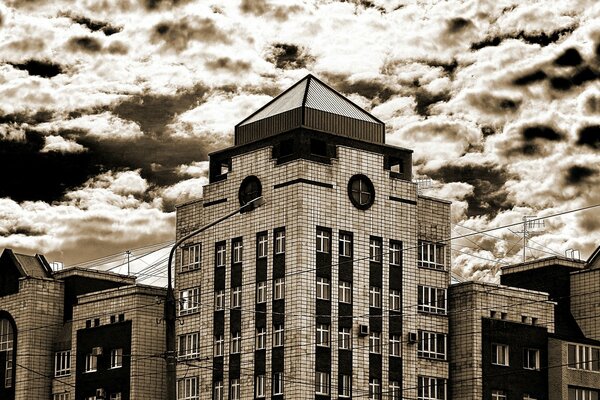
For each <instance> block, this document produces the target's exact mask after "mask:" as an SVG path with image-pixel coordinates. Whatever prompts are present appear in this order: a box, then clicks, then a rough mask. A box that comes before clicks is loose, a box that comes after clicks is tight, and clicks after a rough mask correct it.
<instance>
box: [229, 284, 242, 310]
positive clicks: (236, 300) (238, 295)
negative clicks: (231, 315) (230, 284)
mask: <svg viewBox="0 0 600 400" xmlns="http://www.w3.org/2000/svg"><path fill="white" fill-rule="evenodd" d="M241 306H242V287H241V286H236V287H234V288H231V308H239V307H241Z"/></svg>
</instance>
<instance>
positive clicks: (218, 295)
mask: <svg viewBox="0 0 600 400" xmlns="http://www.w3.org/2000/svg"><path fill="white" fill-rule="evenodd" d="M224 309H225V290H224V289H221V290H215V311H221V310H224Z"/></svg>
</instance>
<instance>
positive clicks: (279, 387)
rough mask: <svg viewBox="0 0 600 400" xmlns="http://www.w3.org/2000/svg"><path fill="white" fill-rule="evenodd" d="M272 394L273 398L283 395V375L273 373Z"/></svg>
mask: <svg viewBox="0 0 600 400" xmlns="http://www.w3.org/2000/svg"><path fill="white" fill-rule="evenodd" d="M271 383H272V386H271V394H272V395H273V396H277V395H281V394H283V373H282V372H273V379H272V380H271Z"/></svg>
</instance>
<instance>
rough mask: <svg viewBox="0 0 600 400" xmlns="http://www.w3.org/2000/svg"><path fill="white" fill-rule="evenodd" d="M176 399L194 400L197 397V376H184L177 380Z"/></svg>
mask: <svg viewBox="0 0 600 400" xmlns="http://www.w3.org/2000/svg"><path fill="white" fill-rule="evenodd" d="M177 399H179V400H196V399H198V378H197V377H195V376H194V377H191V378H184V379H180V380H178V381H177Z"/></svg>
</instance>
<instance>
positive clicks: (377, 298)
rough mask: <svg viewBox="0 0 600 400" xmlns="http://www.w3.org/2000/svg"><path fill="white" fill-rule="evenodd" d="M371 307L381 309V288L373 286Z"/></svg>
mask: <svg viewBox="0 0 600 400" xmlns="http://www.w3.org/2000/svg"><path fill="white" fill-rule="evenodd" d="M369 307H376V308H381V288H380V287H377V286H371V287H370V288H369Z"/></svg>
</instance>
